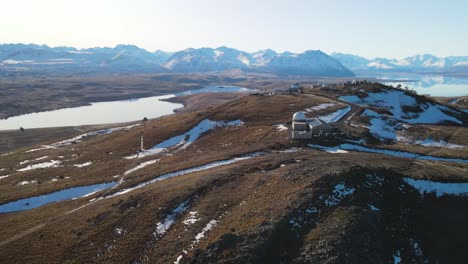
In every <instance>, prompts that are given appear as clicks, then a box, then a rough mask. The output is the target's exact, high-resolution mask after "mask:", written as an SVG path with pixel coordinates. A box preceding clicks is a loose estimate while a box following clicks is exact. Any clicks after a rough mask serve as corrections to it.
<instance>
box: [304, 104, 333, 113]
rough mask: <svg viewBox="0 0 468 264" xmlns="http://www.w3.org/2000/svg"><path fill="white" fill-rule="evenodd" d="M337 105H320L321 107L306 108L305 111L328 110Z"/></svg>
mask: <svg viewBox="0 0 468 264" xmlns="http://www.w3.org/2000/svg"><path fill="white" fill-rule="evenodd" d="M335 105H336V104H335V103H324V104H319V105H316V106H313V107H310V108H306V109H305V111H306V112H314V111H318V110H322V109H327V108H329V107H332V106H335Z"/></svg>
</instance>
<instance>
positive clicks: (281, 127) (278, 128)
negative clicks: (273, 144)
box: [273, 124, 288, 131]
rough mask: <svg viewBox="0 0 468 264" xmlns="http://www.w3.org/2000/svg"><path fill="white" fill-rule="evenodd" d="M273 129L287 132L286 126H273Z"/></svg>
mask: <svg viewBox="0 0 468 264" xmlns="http://www.w3.org/2000/svg"><path fill="white" fill-rule="evenodd" d="M273 126H274V127H276V130H278V131H287V130H288V127H287V126H286V124H278V125H273Z"/></svg>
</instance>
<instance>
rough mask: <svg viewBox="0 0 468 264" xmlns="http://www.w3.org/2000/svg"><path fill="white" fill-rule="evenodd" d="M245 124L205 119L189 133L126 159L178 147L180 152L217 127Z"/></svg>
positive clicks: (238, 121)
mask: <svg viewBox="0 0 468 264" xmlns="http://www.w3.org/2000/svg"><path fill="white" fill-rule="evenodd" d="M241 124H243V123H242V121H240V120H234V121H230V122H224V121H212V120H209V119H205V120H203V121H201V122H200V123H199V124H198V125H196V126H195V127H193V128H192V129H190V130H189V131H187V132H186V133H184V134H182V135H178V136H175V137H172V138H170V139H168V140H165V141H163V142H161V143H159V144H157V145H156V146H154V147H151V148H150V149H147V150H144V151H142V152H139V153H137V154H135V155H132V156H129V157H126V158H127V159H134V158H141V157H146V156H150V155H156V154H160V153H162V152H165V151H166V150H167V149H169V148H173V147H177V148H178V149H179V150H181V149H184V148H187V147H188V146H189V145H190V144H192V143H193V142H194V141H195V140H197V139H198V138H199V137H200V136H201V135H202V134H203V133H206V132H208V131H210V130H213V129H215V128H217V127H225V126H238V125H241Z"/></svg>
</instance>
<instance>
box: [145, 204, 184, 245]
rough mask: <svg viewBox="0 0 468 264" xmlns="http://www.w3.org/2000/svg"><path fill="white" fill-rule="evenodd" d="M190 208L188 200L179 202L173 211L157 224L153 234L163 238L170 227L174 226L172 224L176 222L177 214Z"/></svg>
mask: <svg viewBox="0 0 468 264" xmlns="http://www.w3.org/2000/svg"><path fill="white" fill-rule="evenodd" d="M187 208H188V200H186V201H183V202H182V203H181V204H179V205H178V206H177V207H176V208H175V209H174V210H172V212H171V213H170V214H169V215H168V216H166V218H165V219H164V221H163V222H159V223H157V224H156V229H155V230H154V232H153V235H154V236H155V237H156V238H158V239H159V238H161V237H162V236H164V235H165V234H166V233H167V231H168V230H169V228H171V227H172V225H174V224H175V221H176V218H177V216H179V215H180V214H181V213H182V212H184V211H185V210H187Z"/></svg>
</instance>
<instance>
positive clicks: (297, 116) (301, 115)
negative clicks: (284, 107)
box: [293, 112, 306, 121]
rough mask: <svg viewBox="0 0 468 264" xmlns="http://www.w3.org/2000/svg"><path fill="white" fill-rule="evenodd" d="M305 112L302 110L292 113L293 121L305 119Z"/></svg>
mask: <svg viewBox="0 0 468 264" xmlns="http://www.w3.org/2000/svg"><path fill="white" fill-rule="evenodd" d="M305 120H306V117H305V113H304V112H297V113H295V114H294V115H293V121H305Z"/></svg>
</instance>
